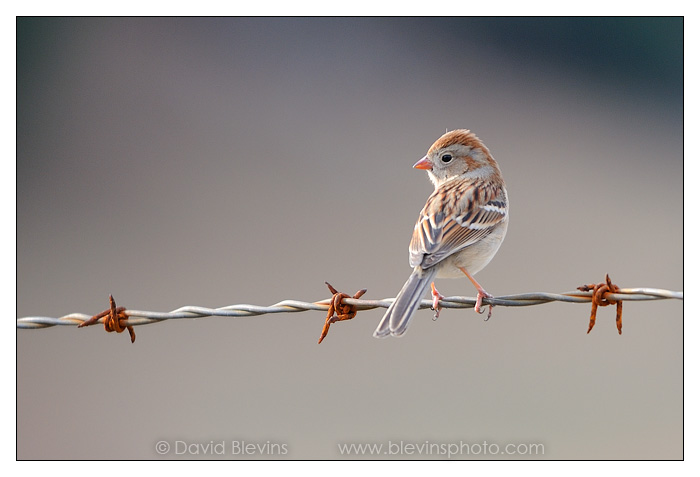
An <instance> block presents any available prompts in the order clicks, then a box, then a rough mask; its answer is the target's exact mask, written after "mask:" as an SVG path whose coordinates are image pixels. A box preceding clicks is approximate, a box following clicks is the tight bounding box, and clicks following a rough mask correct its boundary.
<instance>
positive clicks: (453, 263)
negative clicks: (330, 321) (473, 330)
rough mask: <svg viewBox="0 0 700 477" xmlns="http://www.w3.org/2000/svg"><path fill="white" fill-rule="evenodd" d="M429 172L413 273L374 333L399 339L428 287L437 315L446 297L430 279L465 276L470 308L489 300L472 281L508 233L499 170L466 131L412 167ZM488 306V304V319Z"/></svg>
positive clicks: (442, 141)
mask: <svg viewBox="0 0 700 477" xmlns="http://www.w3.org/2000/svg"><path fill="white" fill-rule="evenodd" d="M413 167H415V168H416V169H423V170H426V171H428V177H429V178H430V180H431V181H432V183H433V184H434V185H435V191H434V192H433V193H432V194H431V195H430V197H428V201H427V202H426V204H425V207H423V210H421V212H420V215H419V216H418V221H417V222H416V225H415V227H414V229H413V237H412V238H411V244H410V245H409V247H408V251H409V264H410V265H411V266H412V267H413V273H411V276H410V277H408V281H406V284H405V285H404V286H403V288H402V289H401V291H400V292H399V294H398V296H397V297H396V300H395V301H394V303H392V305H391V306H390V307H389V309H388V310H387V311H386V313H385V314H384V317H383V318H382V321H381V322H380V323H379V326H378V327H377V329H376V330H375V332H374V336H375V337H377V338H383V337H386V336H389V335H392V336H401V335H403V334H404V333H405V332H406V329H407V328H408V324H409V323H410V321H411V318H412V317H413V314H414V313H415V311H416V309H417V308H418V306H419V305H420V302H421V298H422V296H423V293H424V292H425V290H426V288H427V287H428V284H430V285H431V289H432V296H433V309H434V310H435V316H436V317H437V316H438V315H439V313H440V305H439V301H440V300H441V299H442V298H444V297H443V296H442V295H440V293H439V292H438V291H437V289H436V288H435V283H434V282H433V279H434V278H436V277H438V278H456V277H461V276H464V275H466V276H467V278H469V280H470V281H471V282H472V284H473V285H474V286H475V287H476V290H477V296H476V305H475V306H474V310H475V311H476V312H477V313H481V304H482V299H483V298H485V297H489V298H491V295H489V294H488V293H487V292H486V290H484V288H483V287H482V286H481V285H479V283H478V282H477V281H476V280H475V279H474V275H475V274H476V273H477V272H479V271H480V270H481V269H483V268H484V267H485V266H486V265H487V264H488V263H489V262H490V261H491V259H492V258H493V256H494V255H496V252H497V251H498V248H499V247H500V246H501V243H502V242H503V238H504V237H505V235H506V230H507V229H508V194H507V192H506V185H505V182H504V181H503V176H502V175H501V169H500V168H499V167H498V164H497V163H496V161H495V160H494V159H493V157H492V156H491V153H490V152H489V150H488V149H487V148H486V146H484V144H483V143H482V142H481V140H480V139H479V138H478V137H476V135H474V133H472V132H471V131H469V130H468V129H456V130H454V131H449V132H446V133H445V134H444V135H443V136H441V137H440V138H439V139H438V140H437V141H435V143H434V144H433V145H432V146H430V149H428V153H427V154H426V155H425V157H423V158H422V159H421V160H420V161H418V162H416V163H415V164H414V166H413ZM491 308H492V306H491V305H489V315H490V314H491Z"/></svg>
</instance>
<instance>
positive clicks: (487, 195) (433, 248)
mask: <svg viewBox="0 0 700 477" xmlns="http://www.w3.org/2000/svg"><path fill="white" fill-rule="evenodd" d="M481 184H482V185H480V186H478V187H477V182H476V181H464V180H454V181H450V182H448V183H446V184H443V186H442V187H440V188H438V189H437V190H435V192H433V194H432V195H431V196H430V197H429V198H428V201H427V202H426V204H425V207H424V208H423V210H422V211H421V213H420V216H419V217H418V221H417V222H416V226H415V228H414V230H413V237H412V238H411V244H410V246H409V263H410V264H411V266H412V267H415V266H417V265H421V267H423V268H428V267H431V266H433V265H435V264H437V263H439V262H440V261H442V260H444V259H445V258H446V257H448V256H450V255H452V254H453V253H455V252H458V251H460V250H462V249H464V248H465V247H468V246H470V245H472V244H474V243H476V242H478V241H479V240H481V239H482V238H484V237H485V236H487V235H488V234H490V233H491V231H492V230H493V228H494V227H495V226H496V225H498V224H499V223H501V222H502V221H503V220H504V219H505V218H506V216H507V214H508V198H507V196H506V193H505V190H504V189H503V188H502V187H498V186H494V185H493V184H484V183H483V182H482V183H481Z"/></svg>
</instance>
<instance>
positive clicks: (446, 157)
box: [440, 154, 452, 164]
mask: <svg viewBox="0 0 700 477" xmlns="http://www.w3.org/2000/svg"><path fill="white" fill-rule="evenodd" d="M440 160H441V161H442V162H444V163H445V164H449V163H450V161H452V154H443V155H442V156H441V157H440Z"/></svg>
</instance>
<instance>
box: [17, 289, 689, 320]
mask: <svg viewBox="0 0 700 477" xmlns="http://www.w3.org/2000/svg"><path fill="white" fill-rule="evenodd" d="M592 294H593V292H590V291H588V292H582V291H572V292H566V293H561V294H558V293H539V292H537V293H523V294H519V295H505V296H499V297H494V298H485V299H484V300H483V303H484V304H487V305H498V306H533V305H542V304H544V303H550V302H554V301H561V302H569V303H590V302H591V296H592ZM606 298H608V299H610V300H625V301H645V300H665V299H676V300H683V292H676V291H669V290H661V289H658V288H623V289H620V291H619V292H618V293H608V294H606ZM330 301H331V299H330V298H329V299H326V300H321V301H317V302H313V303H309V302H305V301H299V300H284V301H281V302H279V303H275V304H274V305H270V306H258V305H245V304H243V305H229V306H224V307H222V308H206V307H203V306H183V307H182V308H178V309H177V310H173V311H170V312H158V311H141V310H126V311H125V313H126V314H127V315H128V316H129V319H128V320H127V321H124V322H123V324H124V325H129V326H138V325H147V324H150V323H159V322H161V321H165V320H174V319H183V318H204V317H209V316H224V317H242V316H258V315H264V314H268V313H299V312H303V311H322V312H324V313H326V312H328V306H329V304H330ZM393 301H394V298H385V299H383V300H363V299H359V298H357V299H356V298H345V299H344V300H343V303H346V304H348V305H355V306H356V307H357V309H358V310H371V309H374V308H388V307H389V305H391V303H393ZM475 303H476V299H475V298H473V297H463V296H452V297H445V298H443V299H442V300H440V304H441V305H442V307H443V308H470V307H473V306H474V304H475ZM431 306H432V300H423V301H421V304H420V308H421V309H423V308H430V307H431ZM90 318H91V315H86V314H83V313H71V314H68V315H64V316H61V317H59V318H51V317H46V316H27V317H23V318H18V319H17V328H20V329H39V328H48V327H51V326H76V325H79V324H81V323H83V322H84V321H87V320H88V319H90ZM100 321H102V319H101V320H100Z"/></svg>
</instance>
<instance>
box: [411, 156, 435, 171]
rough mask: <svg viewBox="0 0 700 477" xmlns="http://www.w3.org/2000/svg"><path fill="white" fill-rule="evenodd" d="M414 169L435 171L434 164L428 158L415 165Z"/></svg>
mask: <svg viewBox="0 0 700 477" xmlns="http://www.w3.org/2000/svg"><path fill="white" fill-rule="evenodd" d="M413 167H414V168H416V169H424V170H426V171H432V170H433V163H432V162H430V161H429V160H428V156H425V157H424V158H423V159H421V160H420V161H418V162H416V163H415V164H413Z"/></svg>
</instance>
